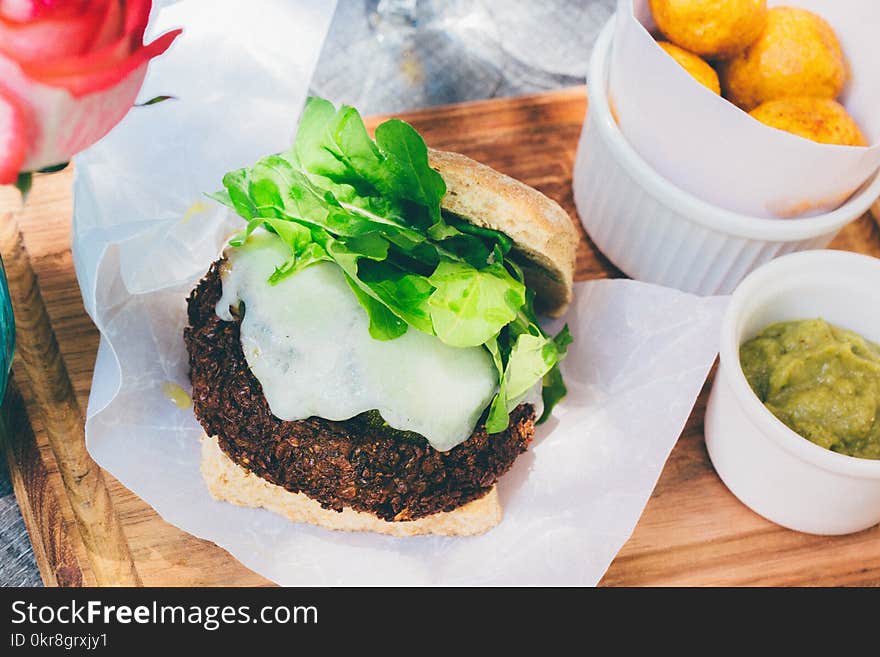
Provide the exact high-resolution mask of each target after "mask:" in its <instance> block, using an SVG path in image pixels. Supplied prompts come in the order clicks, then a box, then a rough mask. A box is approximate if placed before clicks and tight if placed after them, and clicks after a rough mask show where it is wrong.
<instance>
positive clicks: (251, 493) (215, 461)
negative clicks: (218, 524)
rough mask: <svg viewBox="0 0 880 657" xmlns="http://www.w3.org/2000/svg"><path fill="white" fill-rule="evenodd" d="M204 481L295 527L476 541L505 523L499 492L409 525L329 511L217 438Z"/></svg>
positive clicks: (222, 496)
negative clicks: (260, 472) (257, 469)
mask: <svg viewBox="0 0 880 657" xmlns="http://www.w3.org/2000/svg"><path fill="white" fill-rule="evenodd" d="M202 478H203V479H204V480H205V483H206V484H207V486H208V491H209V492H210V493H211V495H212V496H213V497H214V499H217V500H220V501H225V502H231V503H232V504H236V505H238V506H250V507H262V508H264V509H268V510H269V511H273V512H274V513H278V514H280V515H282V516H284V517H286V518H287V519H289V520H292V521H293V522H307V523H309V524H312V525H318V526H319V527H324V528H326V529H336V530H340V531H351V532H376V533H379V534H389V535H391V536H418V535H420V534H437V535H439V536H474V535H476V534H483V533H485V532H487V531H489V530H490V529H492V528H493V527H494V526H495V525H497V524H498V523H499V522H501V503H500V502H499V500H498V492H497V490H496V488H495V486H493V487H492V489H491V490H490V491H489V492H488V493H487V494H486V495H484V496H483V497H481V498H479V499H477V500H473V501H472V502H468V503H467V504H465V505H464V506H462V507H459V508H457V509H455V510H454V511H441V512H439V513H434V514H432V515H430V516H426V517H424V518H419V519H417V520H408V521H404V522H388V521H387V520H382V519H381V518H378V517H376V516H374V515H372V514H370V513H365V512H363V511H355V510H354V509H348V508H346V509H343V510H342V512H341V513H340V512H338V511H333V510H331V509H325V508H324V507H322V506H321V505H320V504H319V503H318V502H316V501H315V500H313V499H312V498H310V497H308V496H307V495H305V494H303V493H291V492H290V491H289V490H286V489H284V488H282V487H281V486H277V485H276V484H273V483H271V482H268V481H266V480H265V479H263V478H261V477H258V476H257V475H255V474H254V473H252V472H248V471H247V470H245V469H244V468H242V467H241V466H239V465H238V464H237V463H235V462H233V461H232V459H230V458H229V457H228V456H227V455H226V453H225V452H224V451H223V450H222V449H220V445H219V443H218V442H217V438H216V437H215V436H211V437H208V436H205V437H204V438H203V439H202Z"/></svg>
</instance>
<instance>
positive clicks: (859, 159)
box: [608, 0, 880, 217]
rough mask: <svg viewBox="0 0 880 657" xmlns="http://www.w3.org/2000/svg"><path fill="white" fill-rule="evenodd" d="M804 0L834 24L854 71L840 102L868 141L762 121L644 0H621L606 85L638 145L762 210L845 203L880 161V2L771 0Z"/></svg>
mask: <svg viewBox="0 0 880 657" xmlns="http://www.w3.org/2000/svg"><path fill="white" fill-rule="evenodd" d="M767 5H768V6H771V7H772V6H774V5H789V6H797V7H802V8H804V9H808V10H810V11H813V12H815V13H817V14H819V15H820V16H822V17H823V18H824V19H825V20H826V21H828V23H830V24H831V26H832V27H833V28H834V30H835V31H836V32H837V35H838V38H839V39H840V42H841V45H842V47H843V50H844V54H845V55H846V56H847V58H848V59H849V62H850V65H851V72H852V80H851V82H850V84H849V85H848V87H847V89H845V93H844V96H843V98H842V102H843V104H844V105H845V106H846V108H847V109H848V110H849V112H850V114H852V115H853V117H854V118H855V120H856V121H857V122H858V124H859V126H860V127H861V129H862V132H863V133H864V135H865V138H866V139H867V141H868V143H869V144H871V146H870V147H869V148H864V147H854V146H834V145H828V144H818V143H815V142H812V141H809V140H807V139H803V138H801V137H797V136H795V135H792V134H789V133H786V132H783V131H781V130H776V129H774V128H770V127H768V126H765V125H764V124H762V123H760V122H758V121H756V120H755V119H753V118H752V117H750V116H749V115H748V114H746V113H745V112H743V111H742V110H740V109H739V108H738V107H736V106H735V105H733V104H732V103H730V102H728V101H727V100H725V99H723V98H721V97H720V96H718V95H717V94H714V93H712V92H711V91H709V90H708V89H706V88H705V87H703V86H702V85H701V84H699V83H697V82H696V81H695V80H694V79H693V78H692V77H691V76H690V75H689V74H688V73H687V72H686V71H685V70H684V69H683V68H682V67H681V66H679V65H678V63H676V62H675V61H674V60H673V59H672V58H671V57H669V56H668V55H667V54H666V53H665V52H664V51H663V50H662V49H661V48H660V47H659V46H658V45H657V44H656V42H655V41H654V38H653V37H652V36H651V34H650V33H649V32H650V31H656V25H655V23H654V21H653V18H652V17H651V10H650V7H649V5H648V0H620V1H619V4H618V11H617V16H616V23H615V32H614V44H613V51H612V56H611V62H610V67H609V80H608V92H609V97H610V98H611V100H612V103H613V105H614V110H615V115H616V117H617V119H618V122H619V125H620V129H621V131H622V132H623V133H624V134H625V135H626V137H627V139H628V140H629V141H630V143H632V145H633V147H634V148H635V149H636V150H637V151H638V152H639V154H640V155H641V156H642V157H643V158H645V160H647V161H648V162H649V163H650V164H651V165H652V166H653V167H655V168H656V169H657V170H658V171H659V172H660V173H661V174H663V176H665V177H666V178H668V179H669V180H670V181H672V182H673V183H675V184H676V185H678V186H679V187H681V188H682V189H684V190H685V191H687V192H690V193H691V194H693V195H694V196H697V197H698V198H701V199H703V200H706V201H709V202H710V203H714V204H715V205H718V206H720V207H722V208H726V209H728V210H733V211H734V212H740V213H743V214H748V215H752V216H756V217H794V216H812V215H816V214H821V213H823V212H828V211H830V210H833V209H834V208H836V207H838V206H839V205H841V204H842V203H843V202H844V201H845V200H846V199H847V198H848V197H849V196H850V195H851V194H852V193H853V192H855V191H856V190H857V189H858V188H859V187H860V186H861V185H862V183H864V182H865V181H866V180H867V179H868V178H869V177H870V176H871V175H872V174H874V173H875V172H876V171H877V169H878V167H880V112H878V108H880V75H878V74H877V62H878V60H880V38H878V36H877V28H878V26H880V3H878V2H877V1H876V0H769V2H768V3H767Z"/></svg>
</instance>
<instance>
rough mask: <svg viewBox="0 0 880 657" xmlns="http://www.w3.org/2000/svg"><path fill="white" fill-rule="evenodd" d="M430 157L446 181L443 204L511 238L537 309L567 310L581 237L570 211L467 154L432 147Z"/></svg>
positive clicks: (553, 312)
mask: <svg viewBox="0 0 880 657" xmlns="http://www.w3.org/2000/svg"><path fill="white" fill-rule="evenodd" d="M428 160H429V162H430V164H431V167H432V168H434V169H435V170H437V171H438V172H439V173H440V175H441V176H443V180H444V181H445V182H446V196H445V197H444V198H443V201H442V207H443V209H444V210H446V211H447V212H451V213H452V214H454V215H456V216H458V217H461V218H462V219H466V220H468V221H470V222H471V223H473V224H475V225H477V226H482V227H484V228H491V229H493V230H497V231H499V232H502V233H504V234H505V235H507V236H508V237H510V238H511V239H512V240H513V242H514V244H515V246H514V250H515V251H516V253H517V254H518V255H519V256H521V257H520V258H518V261H519V264H520V265H521V266H522V268H523V272H524V274H525V276H526V282H527V283H528V285H529V287H531V288H532V289H534V290H535V305H536V307H537V310H538V311H540V312H542V313H545V314H547V315H550V316H551V317H558V316H560V315H561V314H562V313H563V312H565V309H566V308H567V307H568V304H569V303H570V302H571V297H572V284H573V280H574V261H575V249H576V246H577V242H578V234H577V231H576V230H575V227H574V224H573V223H572V221H571V218H570V217H569V216H568V213H567V212H566V211H565V210H563V209H562V208H561V207H560V206H559V204H558V203H556V201H553V200H551V199H549V198H547V197H546V196H544V195H543V194H542V193H541V192H539V191H538V190H536V189H533V188H532V187H529V186H528V185H525V184H523V183H521V182H519V181H518V180H514V179H513V178H511V177H510V176H505V175H504V174H502V173H499V172H498V171H495V170H494V169H492V168H490V167H487V166H486V165H485V164H480V163H479V162H476V161H474V160H472V159H470V158H468V157H465V156H464V155H459V154H458V153H449V152H446V151H438V150H434V149H428Z"/></svg>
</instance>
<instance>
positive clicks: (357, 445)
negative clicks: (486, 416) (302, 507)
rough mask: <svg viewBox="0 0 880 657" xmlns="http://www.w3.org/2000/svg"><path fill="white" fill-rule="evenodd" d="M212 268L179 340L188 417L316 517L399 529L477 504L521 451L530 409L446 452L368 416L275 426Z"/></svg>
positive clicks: (528, 434)
mask: <svg viewBox="0 0 880 657" xmlns="http://www.w3.org/2000/svg"><path fill="white" fill-rule="evenodd" d="M222 264H223V261H222V260H220V261H217V262H215V263H214V264H213V265H212V266H211V269H210V270H209V271H208V273H207V275H206V276H205V278H204V279H202V281H201V282H200V283H199V284H198V285H197V286H196V288H195V289H194V290H193V291H192V293H191V294H190V297H189V299H188V300H187V305H188V314H189V326H188V327H187V328H186V329H185V331H184V339H185V340H186V346H187V349H188V351H189V362H190V378H191V379H192V384H193V405H194V408H195V413H196V417H197V418H198V419H199V422H200V423H201V425H202V427H203V428H204V429H205V433H207V434H208V435H210V436H217V437H218V440H219V443H220V447H221V449H222V450H223V451H224V452H225V453H226V454H227V455H228V456H229V457H230V458H231V459H232V460H233V461H234V462H235V463H237V464H238V465H240V466H242V467H243V468H245V469H247V470H249V471H251V472H253V473H255V474H256V475H258V476H260V477H262V478H264V479H266V480H268V481H270V482H272V483H273V484H277V485H279V486H283V487H284V488H286V489H287V490H289V491H291V492H293V493H305V494H306V495H308V496H309V497H310V498H312V499H314V500H317V501H318V502H320V504H321V506H323V507H325V508H328V509H334V510H336V511H342V509H343V508H344V507H349V508H352V509H355V510H356V511H366V512H369V513H372V514H374V515H376V516H378V517H379V518H382V519H384V520H388V521H402V520H415V519H416V518H421V517H424V516H427V515H430V514H432V513H436V512H439V511H452V510H453V509H456V508H457V507H459V506H462V505H464V504H466V503H467V502H470V501H471V500H475V499H477V498H480V497H482V496H483V495H485V494H486V493H488V492H489V490H490V489H491V487H492V486H493V485H494V484H495V482H496V481H497V480H498V478H499V477H501V475H503V474H504V473H505V472H507V470H509V469H510V466H511V465H512V464H513V462H514V460H515V459H516V457H517V456H519V455H520V454H521V453H522V452H524V451H525V450H526V447H527V446H528V444H529V442H530V441H531V439H532V436H533V434H534V428H535V426H534V423H535V411H534V408H533V406H532V405H531V404H521V405H520V406H518V407H517V408H516V409H515V410H514V411H513V412H512V413H511V416H510V426H509V427H508V428H507V430H506V431H504V432H503V433H498V434H492V435H488V434H487V433H486V431H485V427H484V425H483V423H482V422H481V423H480V425H479V426H478V427H477V429H476V431H475V432H474V434H473V435H472V436H471V437H470V438H469V439H468V440H466V441H465V442H463V443H461V444H460V445H457V446H456V447H454V448H452V449H451V450H449V451H448V452H438V451H437V450H435V449H434V448H433V447H431V446H430V445H429V444H428V442H427V441H426V440H425V439H424V438H422V437H421V436H419V435H418V434H414V433H409V432H402V431H397V430H395V429H392V428H391V427H388V426H387V425H385V424H384V423H383V422H382V421H381V418H380V417H378V414H377V413H375V412H373V413H363V414H361V415H358V416H356V417H354V418H351V419H350V420H344V421H342V422H332V421H330V420H325V419H323V418H319V417H311V418H308V419H306V420H298V421H284V420H280V419H278V418H277V417H275V416H274V415H272V412H271V411H270V410H269V404H268V402H267V401H266V399H265V397H264V396H263V389H262V387H261V385H260V382H259V381H257V379H256V377H255V376H254V375H253V373H252V372H251V370H250V368H249V367H248V364H247V361H246V360H245V356H244V353H243V351H242V348H241V340H240V337H239V325H240V323H241V318H240V317H239V318H238V319H236V321H234V322H224V321H223V320H221V319H220V318H219V317H217V314H216V312H215V306H216V304H217V302H218V300H219V299H220V296H221V293H222V283H221V280H220V271H221V265H222ZM244 312H247V309H246V308H245V309H244Z"/></svg>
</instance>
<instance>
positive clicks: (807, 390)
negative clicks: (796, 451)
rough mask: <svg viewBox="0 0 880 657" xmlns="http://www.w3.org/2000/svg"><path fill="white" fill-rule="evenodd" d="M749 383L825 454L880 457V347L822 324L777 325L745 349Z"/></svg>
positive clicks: (742, 358) (742, 351)
mask: <svg viewBox="0 0 880 657" xmlns="http://www.w3.org/2000/svg"><path fill="white" fill-rule="evenodd" d="M739 357H740V362H741V363H742V368H743V372H744V373H745V375H746V379H748V381H749V385H750V386H751V387H752V390H754V391H755V394H756V395H758V399H760V400H761V401H762V402H763V403H764V405H765V406H766V407H767V408H768V409H770V411H771V412H772V413H773V415H775V416H776V417H778V418H779V419H780V420H782V421H783V422H784V423H785V424H786V425H788V426H789V427H790V428H791V429H793V430H794V431H796V432H797V433H799V434H800V435H802V436H803V437H804V438H806V439H807V440H809V441H812V442H814V443H816V444H817V445H820V446H821V447H824V448H826V449H830V450H832V451H834V452H839V453H841V454H848V455H849V456H857V457H859V458H863V459H880V346H878V345H876V344H874V343H873V342H869V341H867V340H865V339H864V338H863V337H862V336H860V335H859V334H857V333H853V332H852V331H847V330H845V329H842V328H838V327H836V326H832V325H831V324H829V323H828V322H826V321H824V320H822V319H809V320H804V321H796V322H779V323H777V324H771V325H770V326H768V327H767V328H766V329H764V330H763V331H761V333H759V334H758V335H757V336H756V337H755V338H753V339H751V340H749V341H748V342H746V343H745V344H744V345H742V347H740V350H739Z"/></svg>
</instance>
